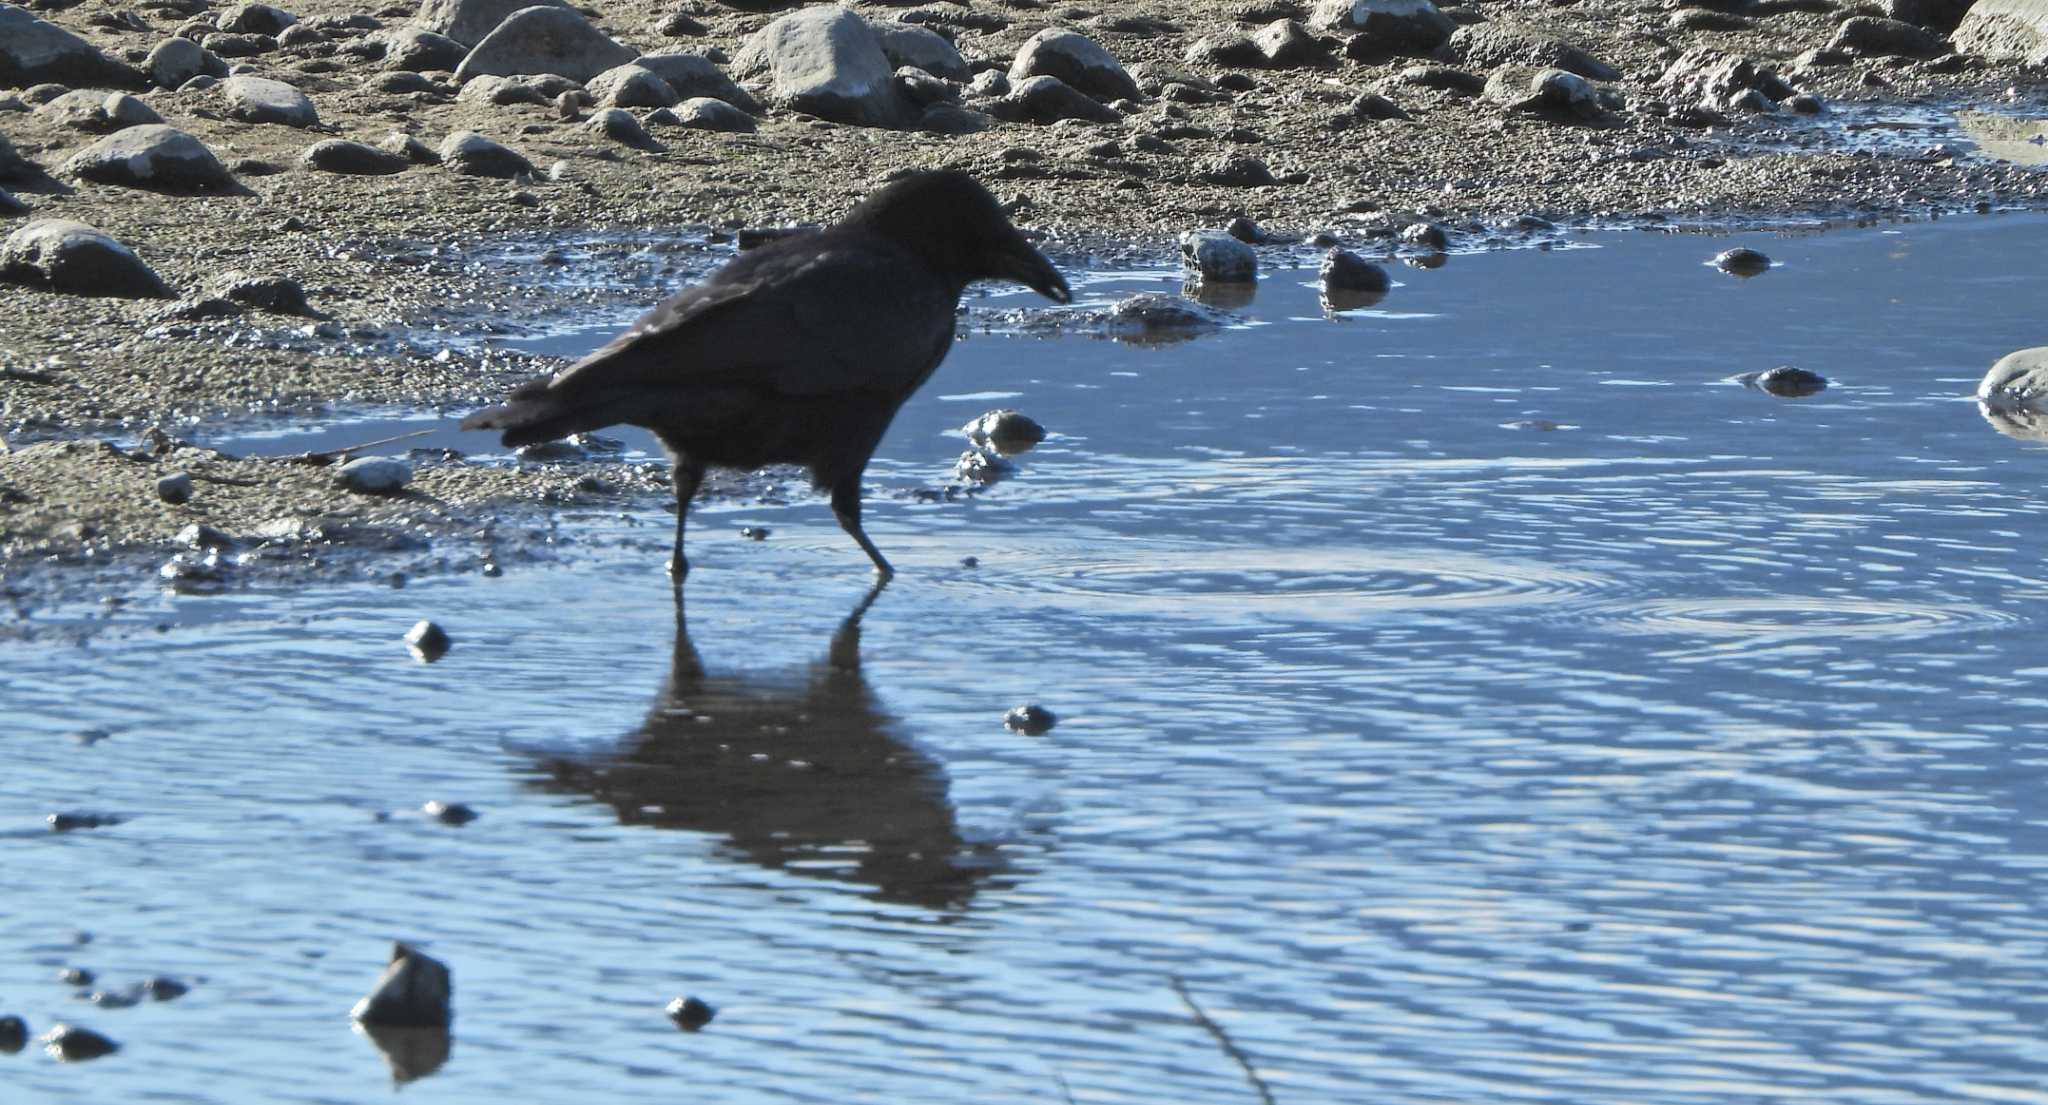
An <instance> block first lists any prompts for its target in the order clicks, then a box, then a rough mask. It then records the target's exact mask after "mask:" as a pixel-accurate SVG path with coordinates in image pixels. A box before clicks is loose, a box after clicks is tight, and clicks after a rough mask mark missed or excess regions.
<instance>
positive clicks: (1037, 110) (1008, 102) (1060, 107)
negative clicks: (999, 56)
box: [990, 76, 1123, 124]
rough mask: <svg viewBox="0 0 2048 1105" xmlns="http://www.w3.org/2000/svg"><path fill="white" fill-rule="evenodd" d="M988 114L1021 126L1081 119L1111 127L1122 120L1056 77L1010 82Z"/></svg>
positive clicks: (1112, 110)
mask: <svg viewBox="0 0 2048 1105" xmlns="http://www.w3.org/2000/svg"><path fill="white" fill-rule="evenodd" d="M990 113H991V114H993V115H994V116H995V117H996V118H998V119H1006V120H1008V121H1010V122H1013V123H1015V122H1023V123H1039V124H1044V123H1053V122H1058V121H1059V120H1061V119H1083V120H1086V121H1088V122H1091V123H1114V122H1118V121H1119V120H1121V119H1122V118H1123V117H1122V116H1120V115H1118V114H1117V113H1116V111H1115V110H1114V109H1112V108H1110V107H1108V106H1106V105H1104V104H1103V103H1101V102H1100V101H1098V100H1095V99H1093V98H1091V97H1090V96H1088V95H1087V94H1085V93H1083V92H1081V91H1080V90H1079V89H1077V88H1074V87H1073V86H1071V85H1069V84H1067V82H1065V81H1063V80H1061V79H1059V78H1058V77H1050V76H1042V77H1026V78H1024V79H1022V80H1017V81H1013V82H1012V83H1011V86H1010V92H1009V95H1007V96H1004V97H1003V98H1002V99H1000V100H997V101H996V102H995V103H994V104H993V105H991V107H990Z"/></svg>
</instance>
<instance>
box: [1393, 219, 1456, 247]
mask: <svg viewBox="0 0 2048 1105" xmlns="http://www.w3.org/2000/svg"><path fill="white" fill-rule="evenodd" d="M1401 240H1402V241H1403V242H1406V243H1408V244H1409V245H1411V246H1418V247H1420V248H1422V249H1428V250H1435V251H1436V252H1438V253H1441V252H1443V251H1444V250H1445V249H1448V248H1449V247H1450V244H1451V240H1450V237H1449V236H1448V235H1446V234H1445V233H1444V228H1443V227H1440V226H1438V225H1436V224H1435V223H1409V224H1408V225H1407V226H1404V227H1402V228H1401Z"/></svg>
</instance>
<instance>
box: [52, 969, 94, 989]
mask: <svg viewBox="0 0 2048 1105" xmlns="http://www.w3.org/2000/svg"><path fill="white" fill-rule="evenodd" d="M98 980H99V976H98V975H95V974H93V973H92V972H91V971H88V970H86V969H85V968H83V967H66V968H64V969H63V970H61V971H58V972H57V981H58V982H61V983H63V984H64V985H66V986H91V985H92V984H93V983H94V982H96V981H98Z"/></svg>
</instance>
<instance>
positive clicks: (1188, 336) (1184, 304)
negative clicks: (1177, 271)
mask: <svg viewBox="0 0 2048 1105" xmlns="http://www.w3.org/2000/svg"><path fill="white" fill-rule="evenodd" d="M1224 319H1225V316H1223V315H1222V314H1221V313H1220V312H1217V311H1213V310H1210V309H1208V308H1206V307H1203V306H1202V305H1200V304H1196V303H1190V302H1188V301H1187V300H1185V299H1182V298H1181V297H1179V296H1176V295H1166V294H1163V293H1160V292H1139V293H1138V294H1136V295H1132V296H1126V297H1124V298H1123V299H1120V300H1118V301H1117V302H1116V304H1115V305H1114V306H1112V307H1111V308H1110V309H1109V312H1108V317H1107V318H1106V319H1105V323H1106V326H1105V329H1106V331H1107V332H1108V335H1109V336H1110V337H1111V338H1113V339H1115V340H1117V341H1120V342H1125V343H1128V344H1131V345H1172V344H1175V343H1177V342H1184V341H1192V340H1194V339H1195V338H1197V337H1199V336H1201V335H1202V334H1206V333H1209V332H1210V331H1213V330H1218V329H1221V328H1222V326H1223V324H1224Z"/></svg>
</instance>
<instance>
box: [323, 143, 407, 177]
mask: <svg viewBox="0 0 2048 1105" xmlns="http://www.w3.org/2000/svg"><path fill="white" fill-rule="evenodd" d="M300 160H301V161H302V162H304V163H305V165H306V167H307V168H311V169H318V170H320V171H321V172H323V173H339V174H341V175H343V176H390V175H391V174H392V173H402V172H404V171H405V170H407V169H409V168H411V167H412V162H410V161H408V160H406V159H405V158H403V157H398V156H396V155H393V154H388V153H385V152H384V151H383V150H380V149H378V148H377V147H375V146H370V145H365V144H363V143H361V142H351V141H348V140H347V139H343V138H329V139H326V140H325V141H321V142H315V143H313V144H312V145H311V146H308V147H306V152H305V153H304V154H303V155H302V156H301V157H300Z"/></svg>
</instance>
